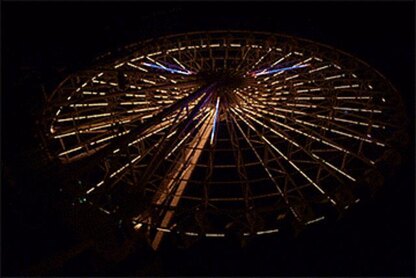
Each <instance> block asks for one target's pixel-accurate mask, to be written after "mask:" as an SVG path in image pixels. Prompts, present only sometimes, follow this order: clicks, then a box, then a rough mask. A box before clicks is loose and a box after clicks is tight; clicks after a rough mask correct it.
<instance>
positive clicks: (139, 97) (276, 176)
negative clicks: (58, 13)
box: [45, 31, 403, 249]
mask: <svg viewBox="0 0 416 278" xmlns="http://www.w3.org/2000/svg"><path fill="white" fill-rule="evenodd" d="M125 52H126V53H127V54H126V55H125V56H124V57H122V58H121V59H115V60H114V61H112V62H108V63H98V64H97V66H96V67H94V68H90V69H87V70H84V71H80V72H77V73H75V74H73V75H71V76H69V77H68V78H67V79H66V80H64V81H63V82H62V83H61V84H60V85H59V86H58V88H57V89H56V91H55V92H54V93H53V94H52V95H51V96H50V99H49V103H48V106H47V111H46V113H45V115H48V117H46V118H45V120H46V122H47V123H48V127H49V130H48V132H47V133H48V138H49V147H50V148H49V149H50V150H51V154H52V157H54V158H57V159H59V160H60V162H61V163H62V164H73V165H76V164H77V163H80V161H82V160H85V159H88V158H90V159H93V161H94V165H93V167H90V168H88V171H87V173H86V174H83V175H82V176H81V177H79V178H78V184H77V185H76V187H77V190H76V194H77V196H78V197H79V198H80V199H79V200H80V201H81V202H89V203H91V204H93V205H94V206H98V207H99V208H100V209H101V210H102V211H103V212H104V213H107V214H117V215H118V217H120V218H123V219H124V220H127V221H130V222H131V223H133V224H134V225H135V228H136V229H137V230H146V231H147V232H148V236H149V238H150V239H151V242H152V246H153V248H154V249H157V248H158V246H159V244H160V242H161V239H162V237H163V235H164V233H173V232H176V233H179V234H182V235H184V236H189V237H195V236H207V237H223V236H225V235H226V234H227V233H230V232H231V231H232V232H233V233H238V234H240V235H241V236H250V235H254V234H266V233H273V232H277V231H278V230H279V225H280V224H279V223H280V221H283V220H285V219H287V218H291V219H293V221H294V222H296V223H299V224H300V225H307V224H310V223H313V222H317V221H319V220H322V219H324V217H325V213H326V211H327V210H328V209H329V210H330V209H332V208H335V209H336V210H338V211H339V210H344V209H348V208H349V207H350V206H351V205H352V204H354V203H356V202H358V201H359V197H357V195H356V194H355V189H356V188H357V187H360V186H364V184H367V185H371V186H377V185H379V184H380V183H382V175H381V174H380V172H379V171H378V170H377V169H378V166H379V165H380V163H382V162H383V161H385V160H386V159H388V157H389V156H390V157H391V156H392V154H394V153H395V149H396V148H397V146H398V143H399V141H400V132H401V125H402V122H403V115H402V114H401V111H402V104H401V100H400V97H399V95H398V93H397V92H396V91H395V90H394V88H393V87H392V86H391V85H390V83H389V82H388V81H387V80H386V79H385V78H384V77H383V76H381V75H380V74H379V73H378V72H377V71H375V70H374V69H372V68H370V67H369V66H368V65H367V64H365V63H364V62H362V61H360V60H358V59H356V58H354V57H352V56H351V55H348V54H346V53H343V52H341V51H339V50H336V49H333V48H331V47H328V46H324V45H321V44H317V43H314V42H311V41H307V40H303V39H298V38H294V37H289V36H282V35H275V34H269V33H253V32H243V31H235V32H229V31H227V32H225V31H217V32H204V33H189V34H181V35H174V36H168V37H163V38H160V39H155V40H149V41H146V42H142V43H139V44H134V45H131V46H129V47H127V48H126V49H125ZM132 196H133V197H132Z"/></svg>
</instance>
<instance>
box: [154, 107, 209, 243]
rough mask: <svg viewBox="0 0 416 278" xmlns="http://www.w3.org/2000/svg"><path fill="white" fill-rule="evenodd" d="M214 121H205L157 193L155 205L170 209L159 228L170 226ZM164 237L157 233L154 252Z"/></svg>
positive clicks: (165, 212) (162, 218) (162, 216)
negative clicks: (163, 205)
mask: <svg viewBox="0 0 416 278" xmlns="http://www.w3.org/2000/svg"><path fill="white" fill-rule="evenodd" d="M214 120H215V119H214V116H213V113H211V117H209V118H207V119H206V120H205V121H204V124H203V126H202V128H201V129H199V131H198V134H197V136H195V138H194V139H193V142H192V143H191V147H190V148H189V149H188V151H187V152H185V154H184V157H183V158H182V159H180V160H178V163H177V164H176V165H174V166H173V168H172V170H171V171H170V172H169V173H168V174H167V176H168V177H170V178H169V179H166V180H165V182H164V183H162V185H161V186H160V189H159V190H158V192H157V193H156V196H155V198H154V201H153V204H154V205H159V206H160V205H162V204H166V203H168V204H167V207H169V208H168V209H166V211H164V212H162V214H161V221H160V224H159V225H158V226H159V227H162V228H167V227H168V226H169V225H170V222H171V221H172V218H173V216H174V213H175V208H176V207H177V206H178V203H179V201H180V199H181V197H182V195H183V193H184V191H185V188H186V187H187V185H188V180H189V179H190V177H191V175H192V173H193V170H194V169H195V166H196V163H197V161H198V160H199V158H200V156H201V154H202V150H203V146H204V145H205V144H206V143H207V141H208V140H209V134H210V132H211V129H212V126H213V124H212V123H211V122H213V121H214ZM168 197H170V198H168ZM163 235H164V233H163V232H161V231H157V232H156V235H155V237H154V239H153V241H152V247H153V249H154V250H156V249H158V247H159V244H160V242H161V240H162V237H163Z"/></svg>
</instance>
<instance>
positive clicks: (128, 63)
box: [127, 62, 149, 72]
mask: <svg viewBox="0 0 416 278" xmlns="http://www.w3.org/2000/svg"><path fill="white" fill-rule="evenodd" d="M127 65H129V66H130V67H132V68H135V69H138V70H141V71H144V72H149V71H148V70H147V69H145V68H142V67H139V66H136V65H135V64H132V63H130V62H127Z"/></svg>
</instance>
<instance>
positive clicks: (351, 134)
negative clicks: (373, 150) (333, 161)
mask: <svg viewBox="0 0 416 278" xmlns="http://www.w3.org/2000/svg"><path fill="white" fill-rule="evenodd" d="M258 103H261V105H260V106H258V107H257V105H252V106H253V107H257V108H266V107H267V106H266V105H267V104H268V103H267V102H258ZM322 108H324V107H322ZM274 110H279V109H278V108H277V107H274ZM262 111H266V110H262ZM282 111H285V109H282ZM286 111H287V112H288V113H289V114H290V113H295V114H296V113H298V114H301V115H304V116H310V117H312V118H315V119H316V118H324V119H328V120H330V121H328V122H329V123H331V124H332V125H334V126H336V127H339V128H341V129H343V130H346V131H348V133H346V132H344V131H341V130H337V129H334V128H328V127H325V126H322V125H319V124H314V123H311V122H308V121H304V120H299V119H294V121H295V122H297V123H299V124H301V125H304V126H305V125H307V126H309V127H314V128H319V129H323V130H326V131H329V132H331V133H334V134H338V135H342V136H344V137H349V138H354V139H356V140H359V141H360V142H362V141H364V142H367V143H370V144H375V145H377V146H380V147H385V144H384V143H382V142H380V141H378V140H374V139H372V140H370V139H368V138H369V136H368V133H367V134H366V135H364V134H361V133H359V132H357V131H356V130H353V129H351V128H348V127H346V126H344V125H340V124H337V123H336V121H334V120H332V119H336V120H339V118H337V117H334V116H325V115H320V114H317V113H314V114H312V113H307V112H303V111H298V110H296V109H289V110H286ZM267 114H269V115H274V116H278V117H281V118H285V119H286V118H287V117H286V116H285V115H283V114H280V113H276V112H274V113H270V112H267ZM352 123H354V122H352ZM357 123H358V124H361V125H363V124H365V126H367V127H374V126H375V127H377V128H382V127H383V126H379V125H373V124H372V123H371V122H370V123H362V122H355V124H357ZM370 136H371V135H370Z"/></svg>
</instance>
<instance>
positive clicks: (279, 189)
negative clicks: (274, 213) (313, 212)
mask: <svg viewBox="0 0 416 278" xmlns="http://www.w3.org/2000/svg"><path fill="white" fill-rule="evenodd" d="M231 112H233V110H231ZM233 113H234V112H233ZM234 114H235V113H234ZM236 115H237V114H236ZM237 116H238V115H237ZM231 117H232V119H233V121H234V124H235V125H236V127H237V128H238V130H239V131H240V133H241V134H242V135H243V137H244V139H245V140H246V142H247V144H248V145H249V146H250V148H251V150H252V151H253V153H254V154H255V156H256V158H257V159H258V161H259V162H260V164H261V165H262V166H263V169H264V170H265V172H266V174H267V175H268V177H269V178H270V180H271V181H272V183H273V184H274V185H275V187H276V189H277V191H278V193H279V195H280V196H281V197H282V198H283V199H284V201H285V203H286V205H288V207H289V209H290V211H291V212H292V214H293V215H294V216H295V218H296V219H298V220H299V219H300V217H299V215H298V214H297V213H296V211H295V210H294V209H293V207H292V206H291V205H290V203H289V200H288V198H287V195H286V194H285V193H284V191H283V190H282V189H281V188H280V186H279V184H278V183H277V181H276V179H275V178H274V177H273V175H272V173H271V172H270V170H269V169H268V168H267V167H266V165H265V164H264V161H263V159H262V158H261V157H260V155H259V154H258V152H257V151H256V149H255V148H254V146H253V144H252V143H251V141H250V140H249V139H248V138H247V136H246V134H245V133H244V131H243V129H242V128H241V126H240V125H239V124H238V122H237V120H236V119H235V117H234V116H233V115H231ZM245 123H246V124H247V122H245ZM249 127H250V126H249ZM250 128H251V127H250Z"/></svg>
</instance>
